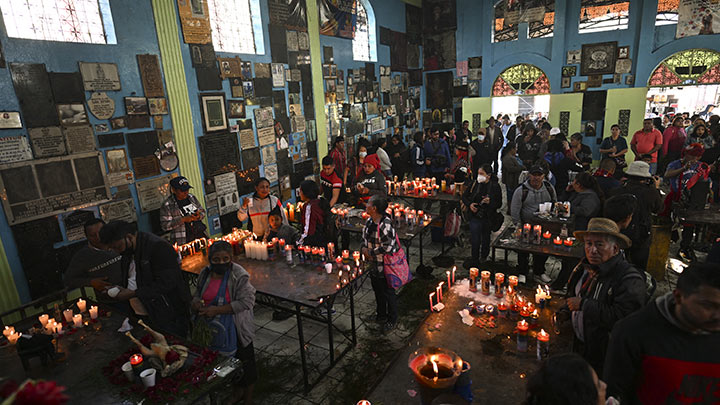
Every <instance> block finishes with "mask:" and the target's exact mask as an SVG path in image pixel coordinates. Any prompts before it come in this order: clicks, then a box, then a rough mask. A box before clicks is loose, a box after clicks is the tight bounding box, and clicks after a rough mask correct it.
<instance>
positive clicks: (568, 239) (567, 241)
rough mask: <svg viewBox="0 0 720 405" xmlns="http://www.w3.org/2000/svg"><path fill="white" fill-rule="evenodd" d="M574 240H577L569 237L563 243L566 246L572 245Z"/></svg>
mask: <svg viewBox="0 0 720 405" xmlns="http://www.w3.org/2000/svg"><path fill="white" fill-rule="evenodd" d="M574 240H575V238H567V239H565V241H564V242H563V244H564V245H565V246H566V247H572V245H573V242H574Z"/></svg>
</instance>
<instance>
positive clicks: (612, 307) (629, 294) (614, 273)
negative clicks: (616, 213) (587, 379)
mask: <svg viewBox="0 0 720 405" xmlns="http://www.w3.org/2000/svg"><path fill="white" fill-rule="evenodd" d="M574 235H575V237H576V238H577V239H578V240H580V241H583V242H584V243H585V258H584V259H583V260H582V261H581V262H580V264H578V265H577V266H576V267H575V270H573V274H572V275H571V276H570V282H569V284H568V298H567V300H566V303H565V305H566V307H567V309H561V311H567V310H569V311H570V315H571V316H570V318H571V320H572V326H573V330H574V332H575V335H574V339H573V351H574V352H576V353H578V354H580V355H582V356H583V357H584V358H585V360H587V361H588V363H590V365H591V366H592V367H593V368H594V369H595V371H596V372H597V373H598V374H599V375H602V367H603V363H604V361H605V353H606V352H607V345H608V341H609V340H610V332H611V331H612V328H613V325H615V322H617V321H619V320H620V319H622V318H624V317H626V316H628V315H630V314H631V313H633V312H635V311H637V310H639V309H641V308H642V307H643V305H644V303H645V279H644V276H643V275H642V274H641V273H640V272H639V271H638V270H637V269H635V268H634V267H633V266H632V265H631V264H630V263H628V262H627V261H626V260H625V259H624V257H623V255H622V253H621V251H620V250H621V249H625V248H627V247H629V246H630V244H631V242H630V239H628V237H627V236H625V235H623V234H622V233H620V230H619V228H618V226H617V224H616V223H615V222H613V221H612V220H610V219H608V218H593V219H591V220H590V223H589V224H588V228H587V230H585V231H576V232H575V233H574Z"/></svg>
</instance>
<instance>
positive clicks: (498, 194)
mask: <svg viewBox="0 0 720 405" xmlns="http://www.w3.org/2000/svg"><path fill="white" fill-rule="evenodd" d="M485 196H489V197H490V203H488V204H482V200H483V198H485ZM462 202H463V204H465V206H466V207H467V210H466V212H467V213H468V215H469V216H474V217H477V218H480V219H490V218H492V217H491V214H494V213H495V212H496V211H497V209H498V208H500V207H501V206H502V191H501V189H500V185H499V184H498V182H497V179H496V178H494V177H492V178H491V179H490V181H489V182H487V183H478V182H477V180H476V179H473V181H472V183H471V184H470V186H469V187H467V188H466V189H465V192H464V193H463V195H462ZM472 203H478V204H480V209H479V210H478V212H476V213H473V212H472V211H471V210H470V204H472Z"/></svg>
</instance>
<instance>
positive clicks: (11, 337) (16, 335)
mask: <svg viewBox="0 0 720 405" xmlns="http://www.w3.org/2000/svg"><path fill="white" fill-rule="evenodd" d="M20 336H22V333H20V332H14V331H13V333H11V334H9V335H8V336H7V339H8V340H9V341H10V344H11V345H14V344H16V343H17V340H18V339H20Z"/></svg>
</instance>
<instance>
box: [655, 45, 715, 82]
mask: <svg viewBox="0 0 720 405" xmlns="http://www.w3.org/2000/svg"><path fill="white" fill-rule="evenodd" d="M688 84H690V85H692V84H720V52H716V51H711V50H709V49H688V50H687V51H682V52H678V53H676V54H674V55H672V56H670V57H669V58H667V59H665V60H664V61H662V62H661V63H660V65H658V67H657V68H655V71H654V72H653V73H652V74H651V75H650V79H648V86H651V87H666V86H678V85H688Z"/></svg>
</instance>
